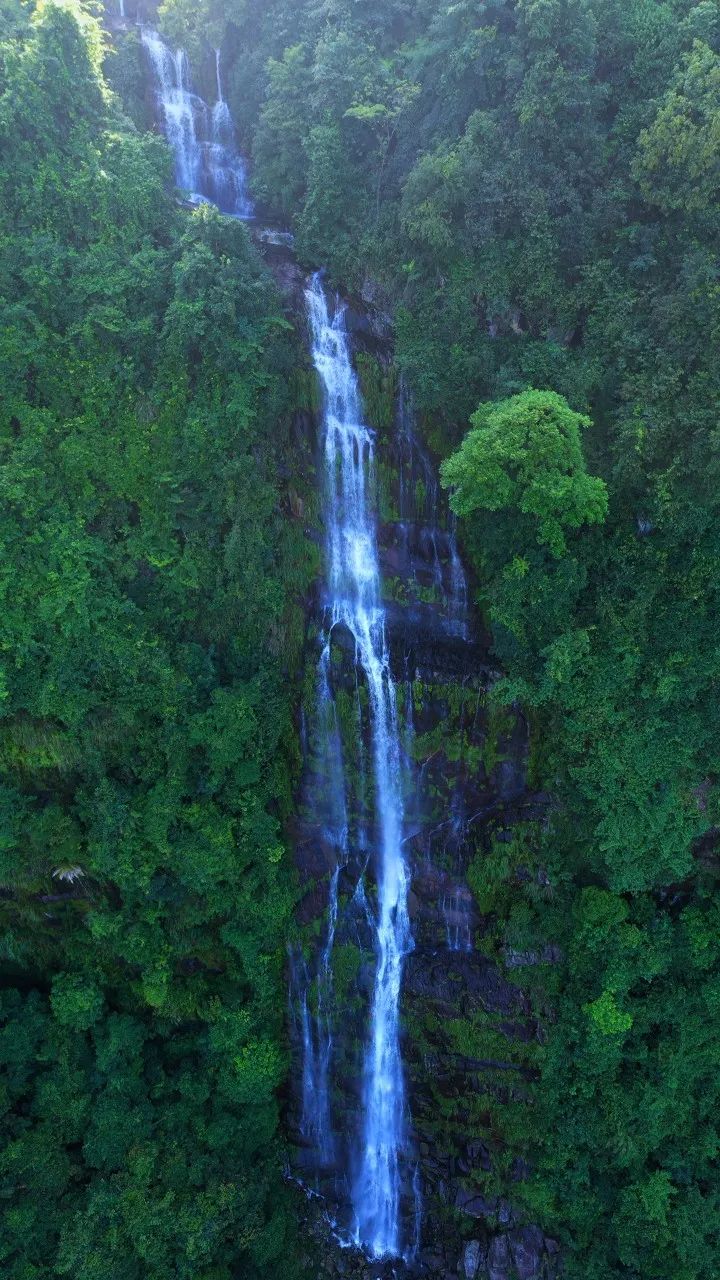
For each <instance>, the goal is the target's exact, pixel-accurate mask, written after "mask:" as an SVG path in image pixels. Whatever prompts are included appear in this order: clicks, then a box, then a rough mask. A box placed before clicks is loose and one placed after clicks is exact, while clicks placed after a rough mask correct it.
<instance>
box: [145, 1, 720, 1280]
mask: <svg viewBox="0 0 720 1280" xmlns="http://www.w3.org/2000/svg"><path fill="white" fill-rule="evenodd" d="M161 20H162V21H163V22H164V23H165V24H166V26H167V29H168V30H174V31H175V32H176V33H178V34H179V33H180V32H181V31H182V32H183V34H184V36H185V38H186V39H190V40H194V41H195V47H196V50H197V53H196V56H197V57H200V56H201V53H202V33H203V31H204V30H205V29H206V26H207V24H211V28H212V31H213V32H214V33H216V34H215V36H214V38H216V36H217V34H220V35H221V36H222V39H223V42H224V43H223V47H224V48H225V49H226V50H227V53H228V61H229V62H230V64H231V72H230V80H231V86H232V93H233V106H234V109H235V111H236V114H237V116H238V118H239V119H240V120H241V122H242V128H243V132H244V136H245V139H246V143H247V147H248V149H249V150H250V151H251V153H252V157H253V161H254V184H255V190H256V193H257V195H258V196H259V197H260V199H261V200H263V201H264V202H265V203H266V204H267V206H268V207H269V208H270V209H271V210H274V211H276V212H277V214H278V215H279V216H281V217H283V218H285V219H290V220H291V221H292V224H293V226H294V229H295V230H296V232H297V243H298V249H299V252H300V253H301V254H302V255H304V256H305V257H306V259H307V260H308V261H317V260H323V261H325V262H327V263H328V264H329V266H330V268H331V270H332V271H333V273H334V274H335V276H336V278H339V279H343V280H345V281H349V282H350V283H351V284H353V285H354V286H355V287H357V288H358V289H362V290H363V291H364V292H365V294H366V296H368V297H374V298H375V299H377V300H379V301H380V302H381V303H382V304H383V305H387V306H392V307H394V309H395V311H396V316H397V336H398V360H399V362H400V364H401V366H402V368H403V370H404V372H405V374H406V376H407V377H408V379H409V380H410V383H411V385H412V387H413V390H414V393H415V396H416V400H417V403H418V405H419V407H420V409H421V410H422V412H423V415H424V420H425V427H426V431H427V437H428V440H429V441H430V443H431V444H432V446H433V447H434V449H435V451H436V453H437V454H439V455H447V454H448V453H450V452H451V451H452V449H453V448H454V447H455V446H456V445H457V444H458V442H459V439H460V436H461V435H462V433H463V432H464V430H465V428H466V424H467V422H468V419H469V418H470V416H471V414H473V413H475V411H476V410H478V405H481V406H482V408H481V409H480V410H479V411H478V413H477V416H476V417H475V419H474V428H473V431H472V432H471V434H470V435H469V436H468V439H467V441H466V443H465V445H463V448H462V450H461V451H460V452H459V453H458V454H457V455H456V458H455V459H454V460H453V462H452V463H451V464H449V466H448V469H447V472H446V477H447V480H448V482H450V483H452V484H456V485H458V486H459V487H458V491H457V496H456V499H455V501H456V505H457V508H458V511H459V512H460V513H461V514H462V515H463V525H462V527H463V530H464V534H465V540H466V546H467V547H468V549H469V550H470V551H471V553H472V555H473V557H474V559H475V562H476V565H477V569H478V579H479V581H480V583H481V589H482V598H483V603H484V607H485V608H486V610H487V613H488V615H489V616H490V618H491V619H492V621H493V628H494V635H495V644H496V648H497V652H498V655H499V657H500V658H501V660H502V663H503V665H504V668H505V671H506V679H505V681H504V682H503V684H502V685H501V687H500V688H499V689H498V690H497V691H496V696H497V697H498V698H501V699H502V698H504V699H505V700H507V701H511V700H514V699H517V700H520V701H521V702H522V703H523V704H524V706H525V707H526V708H527V709H528V711H529V713H530V715H531V717H532V721H533V729H534V751H533V771H534V781H535V782H536V785H537V786H538V787H540V788H542V789H543V790H545V791H547V792H551V793H552V795H553V807H552V810H551V812H550V815H549V817H548V820H547V821H546V822H545V823H544V824H541V825H540V826H538V828H537V829H535V828H532V827H531V828H529V829H528V831H527V832H526V835H525V837H524V838H523V839H520V838H519V837H518V840H517V842H516V844H515V845H514V846H513V847H512V848H511V849H508V847H507V846H504V847H502V848H500V847H499V848H498V851H497V855H496V857H495V858H494V859H491V860H490V861H489V863H486V864H484V865H483V867H482V868H477V870H476V872H474V873H473V877H472V878H473V884H474V885H475V886H476V888H477V890H478V893H479V894H480V897H481V901H482V904H483V906H484V908H485V910H486V912H487V913H488V915H489V916H490V918H491V919H493V920H494V922H495V924H494V927H493V929H492V930H491V931H490V934H489V936H488V944H487V945H488V946H489V947H490V948H491V949H494V950H495V951H496V953H497V954H498V956H501V955H502V954H503V949H504V948H507V947H508V946H510V947H513V948H515V949H516V950H518V949H519V950H520V951H522V950H523V949H524V951H525V952H526V953H527V954H529V955H533V954H534V955H535V956H536V957H537V956H539V955H542V954H544V952H543V948H544V947H546V946H547V945H548V943H552V944H554V945H559V946H560V948H561V953H562V955H563V957H564V958H563V961H562V963H560V964H557V965H539V966H537V965H529V966H526V969H525V972H526V973H527V974H528V975H529V976H528V977H527V979H526V981H527V985H528V988H529V990H530V991H533V992H535V994H536V998H537V1001H538V1004H539V1007H540V1008H541V1009H543V1010H545V1014H546V1017H545V1022H546V1026H547V1044H546V1045H545V1046H544V1048H543V1049H542V1050H541V1051H540V1052H539V1054H535V1055H534V1057H533V1066H534V1067H535V1068H536V1069H537V1070H538V1072H539V1082H538V1084H537V1086H536V1088H535V1091H534V1099H535V1101H534V1117H533V1121H532V1124H529V1122H528V1116H527V1109H526V1108H524V1109H523V1115H521V1117H520V1118H519V1119H517V1118H515V1119H513V1118H511V1116H510V1111H511V1110H512V1109H511V1108H505V1115H503V1114H502V1112H503V1109H502V1108H500V1107H499V1108H497V1114H496V1115H495V1116H494V1117H493V1121H492V1127H493V1131H495V1129H496V1128H497V1127H498V1126H499V1127H500V1128H501V1129H502V1128H503V1126H504V1128H505V1136H506V1140H507V1141H510V1142H511V1143H513V1144H514V1145H515V1150H516V1151H517V1153H518V1154H520V1155H522V1156H524V1157H528V1158H529V1159H530V1161H531V1163H532V1165H533V1167H534V1170H535V1172H534V1174H533V1176H532V1177H531V1178H530V1179H529V1180H528V1181H526V1182H525V1183H523V1184H522V1185H521V1186H520V1187H518V1186H517V1185H516V1186H513V1187H511V1188H510V1190H511V1192H512V1195H513V1196H514V1197H515V1199H517V1197H518V1195H520V1196H521V1197H524V1198H525V1200H526V1202H527V1204H528V1206H529V1208H530V1209H532V1211H533V1213H534V1214H535V1215H536V1219H537V1220H539V1221H540V1222H541V1223H542V1224H543V1225H544V1226H545V1227H546V1228H548V1229H549V1230H551V1231H553V1232H555V1233H556V1234H558V1235H559V1236H560V1237H561V1238H562V1241H563V1244H564V1248H565V1252H566V1258H567V1262H566V1268H567V1274H568V1275H569V1276H571V1277H577V1278H578V1280H580V1277H582V1280H608V1278H609V1277H611V1276H621V1275H622V1276H634V1277H652V1278H653V1280H661V1278H666V1280H700V1278H701V1277H704V1276H706V1275H708V1274H712V1273H713V1272H714V1271H716V1270H717V1257H718V1243H719V1242H718V1230H719V1228H720V1218H719V1217H718V1208H719V1206H718V1192H719V1187H718V1178H717V1172H716V1157H717V1133H716V1129H717V1124H716V1120H715V1118H714V1117H715V1113H716V1112H717V1108H718V1085H717V1079H716V1072H715V1070H714V1065H713V1064H714V1062H716V1061H717V1057H718V1052H719V1051H720V1045H719V1043H718V1037H717V1033H716V1031H715V1029H714V1024H715V1023H716V1015H717V991H718V973H719V971H720V970H719V960H720V957H719V956H718V953H717V933H718V928H717V926H718V921H717V900H716V892H717V887H716V884H717V872H718V859H717V849H716V826H717V823H718V818H719V816H720V815H719V813H718V790H717V779H718V776H720V760H719V759H718V741H720V735H719V732H718V731H719V729H720V724H719V723H718V702H717V696H716V691H717V685H718V676H719V675H720V655H719V654H718V642H717V624H716V617H717V604H718V601H717V582H718V568H719V565H720V541H719V537H718V527H719V525H718V514H719V513H718V492H719V488H718V437H717V406H718V401H719V395H718V393H719V391H720V386H719V385H718V378H719V374H718V363H717V358H716V349H717V342H718V337H719V336H720V295H719V294H718V288H717V277H718V265H719V264H718V235H719V233H720V215H719V213H718V209H719V208H720V205H719V202H718V197H719V196H720V160H719V158H718V157H719V155H720V138H719V135H718V120H720V13H719V11H718V7H717V5H716V4H715V3H714V0H462V3H459V4H452V5H450V4H448V3H446V0H417V2H414V3H413V2H408V0H387V2H385V3H383V4H382V5H381V4H376V3H372V2H368V3H362V4H356V3H352V2H351V0H324V2H322V3H317V0H313V2H312V3H311V2H310V0H308V3H296V2H293V3H289V2H288V0H271V3H263V4H260V3H254V2H253V0H248V2H247V3H245V4H243V5H232V6H231V5H230V4H228V3H225V2H224V0H205V2H204V3H203V4H196V3H193V4H192V5H191V6H190V5H187V4H185V3H184V0H164V4H163V6H162V8H161ZM548 393H553V394H552V396H549V395H548ZM540 411H541V415H542V414H545V415H547V416H548V417H549V419H550V420H551V421H554V422H555V426H556V431H555V433H554V436H553V439H552V441H549V442H548V440H547V437H546V439H545V444H546V445H548V448H545V447H544V446H543V441H542V440H541V439H540V437H539V435H538V433H537V431H536V430H535V429H534V427H533V422H534V421H535V422H536V421H537V413H538V412H540ZM588 420H589V421H588ZM580 442H582V444H581V443H580ZM592 477H597V479H593V478H592ZM601 481H602V482H604V484H601V483H600V482H601ZM605 490H606V491H607V497H605ZM606 506H607V510H605V507H606ZM529 866H532V867H534V868H535V872H536V873H535V874H533V875H532V876H528V874H527V869H528V867H529Z"/></svg>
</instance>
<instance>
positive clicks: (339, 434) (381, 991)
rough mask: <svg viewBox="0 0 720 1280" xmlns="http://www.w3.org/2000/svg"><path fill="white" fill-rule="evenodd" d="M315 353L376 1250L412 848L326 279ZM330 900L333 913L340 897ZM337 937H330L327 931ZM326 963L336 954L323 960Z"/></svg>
mask: <svg viewBox="0 0 720 1280" xmlns="http://www.w3.org/2000/svg"><path fill="white" fill-rule="evenodd" d="M307 305H308V314H309V318H310V325H311V331H312V354H313V361H314V363H315V367H316V369H317V371H318V374H319V376H320V380H321V383H322V387H323V391H324V414H323V428H324V430H323V443H324V462H325V518H326V528H327V540H326V555H327V580H326V588H327V596H328V614H329V622H330V627H329V629H330V630H332V628H333V627H336V626H338V625H341V626H343V627H345V628H347V630H348V631H349V632H350V634H351V635H352V637H353V639H354V642H355V652H356V663H357V664H358V666H359V668H360V669H361V671H362V674H363V676H364V680H365V683H366V685H367V690H368V696H369V706H370V724H371V735H372V764H373V775H374V792H375V819H376V832H375V839H376V843H377V857H376V881H377V904H376V907H375V912H374V917H373V924H374V930H375V946H376V967H375V978H374V987H373V993H372V1003H371V1011H370V1025H369V1029H368V1036H367V1044H366V1051H365V1064H364V1077H363V1098H362V1102H363V1107H362V1131H361V1133H360V1135H359V1150H358V1159H357V1168H356V1169H355V1171H354V1177H353V1183H352V1203H353V1209H354V1216H355V1224H354V1238H355V1241H356V1243H358V1244H359V1245H362V1246H363V1247H364V1248H365V1249H366V1250H367V1251H368V1252H369V1253H370V1254H371V1255H372V1256H374V1257H385V1256H399V1255H400V1254H401V1253H402V1252H403V1248H404V1246H405V1243H406V1242H404V1241H403V1240H402V1238H401V1235H402V1231H401V1215H400V1199H401V1193H402V1187H403V1184H404V1182H405V1181H406V1180H407V1178H408V1177H410V1178H411V1177H412V1173H411V1171H410V1172H409V1171H408V1169H407V1167H406V1166H407V1161H408V1156H409V1152H408V1138H407V1118H406V1102H405V1083H404V1078H403V1065H402V1058H401V1053H400V984H401V979H402V971H403V962H404V959H405V956H406V955H407V954H408V952H409V950H410V948H411V946H412V939H411V934H410V922H409V918H408V888H409V872H408V867H407V864H406V861H405V856H404V852H403V827H404V813H403V786H402V754H401V735H400V727H399V722H398V711H397V699H396V690H395V684H394V682H393V678H392V675H391V672H390V662H389V654H388V650H387V644H386V636H385V613H384V609H383V604H382V599H381V591H380V570H379V566H378V557H377V544H376V532H375V524H374V512H373V505H372V493H373V463H374V439H373V433H372V432H371V431H370V430H369V428H368V427H367V426H366V425H365V424H364V422H363V415H362V406H361V403H360V397H359V393H358V386H357V379H356V376H355V373H354V370H353V367H352V363H351V359H350V352H349V347H348V337H347V332H346V329H345V323H344V317H343V312H342V309H341V308H340V307H338V308H337V309H336V310H335V311H334V312H333V313H332V314H331V312H330V310H329V308H328V303H327V300H326V297H325V294H324V291H323V288H322V285H321V282H320V279H319V277H317V276H316V277H314V278H313V281H312V284H311V286H310V287H309V289H308V290H307ZM331 909H332V910H334V908H333V907H332V904H331ZM328 936H330V935H328ZM325 963H326V964H329V956H328V957H327V958H326V960H325Z"/></svg>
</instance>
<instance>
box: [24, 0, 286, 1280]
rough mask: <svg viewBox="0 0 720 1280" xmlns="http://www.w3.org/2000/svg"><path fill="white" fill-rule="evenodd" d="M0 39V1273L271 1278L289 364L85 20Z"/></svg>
mask: <svg viewBox="0 0 720 1280" xmlns="http://www.w3.org/2000/svg"><path fill="white" fill-rule="evenodd" d="M2 12H3V18H4V30H5V34H6V40H5V43H4V44H3V45H2V46H1V48H0V85H1V96H0V152H1V154H2V162H1V163H0V236H1V237H2V240H1V248H0V253H1V278H0V308H1V309H2V324H1V332H2V337H1V339H0V343H1V353H0V363H1V364H2V370H3V378H2V383H3V385H2V397H1V400H0V485H1V488H2V503H1V504H0V505H1V512H0V530H1V532H0V538H1V541H2V549H3V550H2V568H1V569H0V577H1V578H2V601H3V604H2V624H1V632H2V640H1V641H0V648H1V649H2V658H3V684H2V703H1V710H0V759H1V761H2V787H1V789H0V796H1V801H0V803H1V806H2V854H0V863H1V866H2V873H1V875H0V883H1V886H2V888H1V890H0V919H1V921H2V926H1V927H2V965H1V973H2V979H1V987H2V990H1V991H0V1026H1V1028H2V1029H1V1030H0V1060H1V1062H2V1081H3V1083H2V1117H3V1119H2V1125H3V1138H2V1152H1V1154H0V1174H1V1176H2V1185H3V1191H2V1195H3V1206H4V1211H3V1215H2V1218H3V1221H2V1227H1V1228H0V1258H1V1259H2V1263H1V1266H2V1271H3V1275H4V1276H7V1277H13V1278H16V1280H21V1278H22V1280H30V1278H31V1277H32V1278H33V1280H39V1278H40V1277H48V1278H49V1277H56V1276H73V1277H74V1278H75V1280H99V1278H100V1277H110V1276H112V1277H113V1280H149V1278H150V1277H153V1280H160V1278H161V1277H168V1278H169V1277H174V1278H177V1277H187V1280H202V1278H203V1277H204V1278H206V1280H220V1278H221V1277H229V1276H230V1275H231V1274H237V1270H236V1269H237V1267H238V1266H240V1267H241V1269H242V1273H243V1275H244V1276H247V1277H248V1278H249V1277H251V1276H257V1277H258V1278H259V1277H260V1276H262V1277H264V1278H266V1277H268V1276H270V1275H278V1276H280V1275H282V1276H283V1277H285V1276H287V1275H289V1274H290V1275H292V1273H293V1263H292V1261H291V1259H292V1254H293V1248H292V1246H291V1245H289V1244H288V1238H289V1237H288V1230H289V1227H288V1222H289V1220H288V1216H287V1214H286V1209H285V1199H284V1192H283V1189H282V1182H281V1159H282V1157H281V1152H280V1149H279V1146H278V1141H277V1134H276V1131H277V1121H278V1103H277V1087H278V1084H279V1082H280V1081H281V1080H282V1079H283V1077H284V1073H285V1063H284V1060H283V1050H282V1035H281V1031H282V1025H283V1019H284V1009H285V995H284V986H283V964H284V941H285V936H286V934H287V929H288V923H289V919H290V913H291V909H292V903H293V878H292V875H291V872H290V865H289V861H288V856H287V854H286V853H285V850H284V847H283V841H282V830H281V828H282V822H283V819H284V818H285V817H286V815H287V813H288V807H289V803H290V775H291V769H292V767H293V757H294V751H295V748H294V745H293V743H294V738H293V731H292V723H291V702H290V696H289V688H290V687H291V682H292V679H293V677H294V674H295V671H294V666H295V664H296V662H297V651H298V641H299V638H300V635H301V631H302V624H301V615H300V614H299V611H298V606H297V605H296V604H295V603H294V598H295V597H296V596H297V594H298V593H299V591H301V590H302V583H303V573H304V569H303V563H304V562H303V550H302V544H301V542H300V541H299V540H298V538H297V534H296V532H295V530H296V527H297V526H296V525H295V523H294V522H293V521H292V520H290V519H289V518H288V516H287V515H284V514H283V513H282V511H281V509H280V500H281V497H282V485H281V479H280V475H279V460H280V459H281V458H282V455H283V453H284V454H285V457H286V459H287V458H288V457H289V456H290V444H289V439H288V421H289V417H290V409H291V404H290V401H289V396H288V392H287V389H286V388H287V385H288V383H289V379H290V372H291V369H292V365H293V359H294V356H293V349H292V347H291V345H290V343H289V342H288V340H287V334H286V330H287V325H286V323H285V321H284V320H283V319H282V317H281V313H280V308H279V303H278V299H277V298H276V297H275V294H274V290H273V287H272V285H271V282H270V281H269V278H268V276H267V275H266V274H265V273H264V271H263V269H262V267H261V265H260V263H259V261H258V259H257V257H256V254H255V252H254V250H253V249H252V248H251V246H250V241H249V237H248V235H247V233H246V230H245V228H244V227H243V226H242V225H240V224H238V223H233V222H228V221H223V220H221V219H220V218H219V217H218V216H217V215H216V214H215V213H214V212H213V211H212V210H210V209H208V208H206V209H202V210H199V211H198V213H197V215H196V216H194V217H192V218H190V219H188V218H187V217H186V216H185V215H184V214H183V213H181V211H180V210H178V208H177V206H176V204H175V201H174V199H173V198H172V195H171V193H170V191H169V185H170V182H169V180H170V166H169V162H168V156H167V154H166V148H165V146H164V144H163V143H162V141H161V140H159V139H157V138H152V137H149V136H142V135H140V134H138V133H137V132H136V131H135V130H134V129H133V127H132V126H131V125H130V123H129V122H128V120H127V119H126V118H125V117H124V116H123V115H122V113H121V111H120V109H119V107H118V104H117V102H116V101H115V100H114V99H113V97H112V95H111V94H110V93H109V91H108V88H107V85H106V84H105V82H104V80H103V78H102V74H101V70H100V56H101V50H102V45H101V33H100V28H99V26H98V24H97V22H96V20H95V18H94V17H92V16H91V15H90V14H89V12H87V11H86V10H83V9H81V8H79V7H76V6H72V5H69V4H67V5H65V4H59V3H58V4H54V3H48V4H43V5H39V6H38V7H37V8H36V9H35V10H34V11H33V12H30V11H29V10H28V9H27V8H25V7H24V6H3V10H2ZM278 1260H279V1261H278Z"/></svg>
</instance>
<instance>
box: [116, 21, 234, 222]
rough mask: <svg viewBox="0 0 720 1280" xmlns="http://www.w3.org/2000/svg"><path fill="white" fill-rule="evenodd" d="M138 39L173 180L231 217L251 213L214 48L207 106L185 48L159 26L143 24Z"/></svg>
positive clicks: (197, 199)
mask: <svg viewBox="0 0 720 1280" xmlns="http://www.w3.org/2000/svg"><path fill="white" fill-rule="evenodd" d="M141 36H142V42H143V45H144V47H145V49H146V51H147V54H148V59H149V61H150V66H151V68H152V72H153V78H154V81H155V91H156V95H157V101H158V107H159V113H160V119H161V123H162V126H163V131H164V133H165V136H166V138H167V140H168V142H169V143H170V146H171V147H172V152H173V157H174V160H175V181H176V182H177V185H178V187H180V189H181V190H182V191H184V192H186V193H187V195H188V197H189V199H191V200H193V201H196V202H197V201H203V200H206V201H208V202H210V203H211V204H215V205H217V207H218V209H220V211H221V212H222V213H225V214H229V215H231V216H232V217H235V218H250V217H252V213H253V208H252V202H251V200H250V198H249V196H248V194H247V173H246V166H245V161H244V160H243V158H242V156H241V155H240V154H239V152H238V150H237V146H236V142H235V130H234V127H233V122H232V117H231V115H230V108H229V107H228V104H227V103H226V102H225V100H224V99H223V96H222V84H221V79H220V54H219V51H216V77H217V93H218V96H217V101H216V103H215V104H214V106H212V107H210V106H208V104H207V103H206V102H204V101H203V99H202V98H201V97H199V96H198V94H196V93H194V92H193V90H192V86H191V77H190V67H189V63H188V58H187V54H186V53H185V51H184V50H183V49H178V50H176V52H175V53H173V52H172V50H171V49H170V48H169V47H168V46H167V45H166V44H165V42H164V40H163V39H162V37H161V36H160V35H159V34H158V32H157V31H152V30H150V29H148V28H145V27H144V28H143V30H142V32H141Z"/></svg>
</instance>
